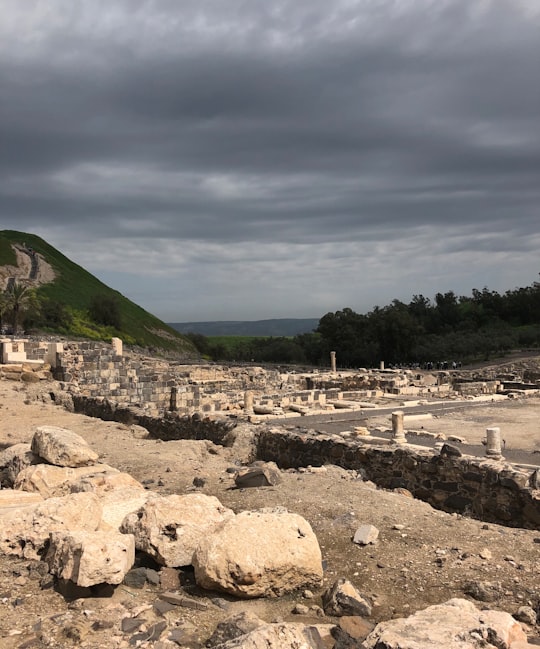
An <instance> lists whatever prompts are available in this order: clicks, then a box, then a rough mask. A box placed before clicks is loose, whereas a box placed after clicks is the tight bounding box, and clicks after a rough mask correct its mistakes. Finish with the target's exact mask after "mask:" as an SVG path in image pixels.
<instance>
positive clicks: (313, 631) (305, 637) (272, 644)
mask: <svg viewBox="0 0 540 649" xmlns="http://www.w3.org/2000/svg"><path fill="white" fill-rule="evenodd" d="M321 631H322V633H321ZM324 631H325V630H322V629H321V630H320V629H319V627H318V626H307V625H304V624H293V623H285V622H280V623H277V624H265V625H263V626H259V627H257V628H256V629H254V630H253V631H250V632H249V633H247V634H245V635H241V636H238V637H236V638H233V639H231V640H228V641H226V642H223V643H220V644H216V645H213V648H214V649H285V648H286V647H297V648H298V649H326V648H327V647H328V646H329V645H327V644H325V643H324V642H323V633H324Z"/></svg>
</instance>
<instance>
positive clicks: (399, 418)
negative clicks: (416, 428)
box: [392, 410, 407, 444]
mask: <svg viewBox="0 0 540 649" xmlns="http://www.w3.org/2000/svg"><path fill="white" fill-rule="evenodd" d="M404 419H405V416H404V414H403V410H396V411H395V412H393V413H392V441H393V442H394V444H406V443H407V438H406V437H405V427H404V425H403V420H404Z"/></svg>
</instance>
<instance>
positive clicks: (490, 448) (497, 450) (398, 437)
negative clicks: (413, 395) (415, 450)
mask: <svg viewBox="0 0 540 649" xmlns="http://www.w3.org/2000/svg"><path fill="white" fill-rule="evenodd" d="M404 420H405V415H404V412H403V410H396V411H395V412H393V413H392V441H393V442H394V444H406V443H407V438H406V437H405V425H404ZM486 456H487V457H489V458H491V459H492V460H501V459H502V457H503V456H502V447H501V429H500V428H499V427H498V426H493V427H491V428H486Z"/></svg>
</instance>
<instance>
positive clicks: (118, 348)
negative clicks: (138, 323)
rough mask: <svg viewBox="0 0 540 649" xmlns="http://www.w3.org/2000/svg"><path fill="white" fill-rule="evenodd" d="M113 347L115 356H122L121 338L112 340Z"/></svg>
mask: <svg viewBox="0 0 540 649" xmlns="http://www.w3.org/2000/svg"><path fill="white" fill-rule="evenodd" d="M111 345H112V348H113V351H114V355H115V356H122V340H121V339H120V338H111Z"/></svg>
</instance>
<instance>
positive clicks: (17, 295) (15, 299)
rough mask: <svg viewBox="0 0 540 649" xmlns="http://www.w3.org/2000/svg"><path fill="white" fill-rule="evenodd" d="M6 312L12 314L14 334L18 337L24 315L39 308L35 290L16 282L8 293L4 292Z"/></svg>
mask: <svg viewBox="0 0 540 649" xmlns="http://www.w3.org/2000/svg"><path fill="white" fill-rule="evenodd" d="M4 296H5V300H6V310H7V311H8V312H10V313H11V322H12V324H13V334H14V335H17V332H18V331H19V323H20V320H21V317H22V315H23V313H25V312H27V311H31V310H32V309H37V308H38V300H37V296H36V293H35V291H34V289H32V288H30V286H25V285H24V284H17V282H14V283H13V284H12V285H11V286H10V287H9V289H8V290H7V291H4Z"/></svg>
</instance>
